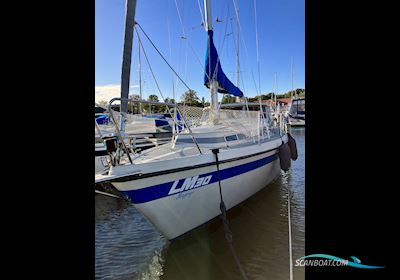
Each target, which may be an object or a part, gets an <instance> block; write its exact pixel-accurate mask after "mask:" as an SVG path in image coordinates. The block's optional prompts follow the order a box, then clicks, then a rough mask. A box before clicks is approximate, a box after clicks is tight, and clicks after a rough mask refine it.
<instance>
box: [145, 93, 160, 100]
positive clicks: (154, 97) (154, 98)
mask: <svg viewBox="0 0 400 280" xmlns="http://www.w3.org/2000/svg"><path fill="white" fill-rule="evenodd" d="M147 100H148V101H153V102H158V96H157V95H155V94H150V95H149V98H148V99H147Z"/></svg>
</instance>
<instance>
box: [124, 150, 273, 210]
mask: <svg viewBox="0 0 400 280" xmlns="http://www.w3.org/2000/svg"><path fill="white" fill-rule="evenodd" d="M277 158H278V156H277V154H274V155H271V156H268V157H266V158H262V159H259V160H256V161H252V162H248V163H245V164H242V165H238V166H233V167H230V168H226V169H223V170H220V172H221V181H222V180H226V179H229V178H232V177H235V176H238V175H240V174H243V173H246V172H249V171H252V170H254V169H257V168H259V167H261V166H264V165H267V164H268V163H270V162H273V161H274V160H276V159H277ZM210 175H212V177H211V180H210V181H209V182H208V184H207V185H209V184H212V183H215V182H218V173H217V171H214V172H210V173H205V174H201V175H200V174H199V176H200V177H207V176H210ZM174 182H175V181H171V182H167V183H163V184H159V185H155V186H151V187H146V188H143V189H138V190H131V191H124V192H123V194H125V195H126V196H128V197H129V198H130V199H131V201H132V202H133V203H134V204H139V203H145V202H149V201H152V200H156V199H159V198H163V197H166V196H169V194H168V193H169V192H170V190H171V187H172V185H173V184H174ZM183 183H184V179H180V180H179V183H178V185H177V186H176V188H178V189H179V188H180V187H181V186H182V185H183ZM207 185H206V186H207ZM191 190H193V188H191V189H188V190H184V191H181V192H179V193H182V192H186V191H191ZM171 195H174V194H171Z"/></svg>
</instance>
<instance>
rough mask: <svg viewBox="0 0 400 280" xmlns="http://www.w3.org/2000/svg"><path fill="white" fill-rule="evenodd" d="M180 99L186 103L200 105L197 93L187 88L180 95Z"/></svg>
mask: <svg viewBox="0 0 400 280" xmlns="http://www.w3.org/2000/svg"><path fill="white" fill-rule="evenodd" d="M181 100H182V102H185V104H186V105H189V106H197V107H202V104H201V103H200V102H199V98H198V97H197V93H196V91H195V90H192V89H189V90H187V91H186V92H185V93H184V94H183V95H182V97H181Z"/></svg>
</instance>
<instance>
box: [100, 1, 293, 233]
mask: <svg viewBox="0 0 400 280" xmlns="http://www.w3.org/2000/svg"><path fill="white" fill-rule="evenodd" d="M205 12H206V26H205V27H206V30H207V32H208V44H207V56H206V60H205V69H206V71H205V72H206V76H205V78H204V84H205V85H206V86H207V87H208V88H210V93H211V106H210V108H208V109H204V110H202V114H201V116H200V117H198V118H195V117H190V115H189V114H181V117H182V120H183V122H184V124H185V126H184V127H183V129H182V130H178V131H176V130H175V129H174V134H173V137H172V140H171V142H170V143H166V144H164V145H161V146H158V147H154V148H151V149H148V150H146V151H143V152H141V153H140V154H134V155H132V154H131V153H130V152H129V150H128V149H127V148H126V147H125V144H124V143H123V140H122V139H123V137H122V135H121V133H120V132H119V131H118V128H117V132H118V135H117V138H116V139H115V140H113V141H114V145H110V146H118V147H121V149H122V150H125V151H126V155H125V161H124V163H122V164H121V163H120V164H118V163H115V162H117V161H113V162H114V164H113V165H112V166H111V167H110V169H109V171H108V172H107V173H106V174H101V175H100V174H98V175H96V176H95V183H103V182H108V183H111V184H112V185H113V186H114V187H115V188H116V189H117V190H119V191H120V192H121V193H122V194H123V195H124V196H126V197H128V198H129V199H130V200H131V202H132V203H133V205H134V206H135V207H136V208H137V209H138V210H139V211H140V212H141V213H142V214H143V215H144V216H146V217H147V219H148V220H149V221H150V222H151V223H152V224H153V225H154V226H155V227H156V228H157V229H158V230H159V231H160V232H162V233H163V234H164V235H165V236H166V237H167V238H168V239H174V238H176V237H178V236H181V235H182V234H184V233H187V232H189V231H190V230H192V229H194V228H196V227H198V226H200V225H202V224H204V223H206V222H207V221H209V220H211V219H213V218H215V217H217V216H218V215H220V214H221V211H224V210H223V208H220V207H222V205H225V208H226V209H230V208H232V207H234V206H236V205H238V204H239V203H241V202H242V201H244V200H246V199H247V198H249V197H250V196H252V195H253V194H255V193H256V192H258V191H259V190H261V189H262V188H264V187H266V186H267V185H268V184H269V183H270V182H272V181H273V180H274V179H275V178H277V176H279V175H280V170H281V168H282V169H284V170H288V168H289V166H290V152H289V153H287V151H289V147H288V145H287V143H288V142H289V141H290V140H291V141H294V140H293V138H291V137H290V136H288V134H287V133H286V128H285V126H284V122H283V121H280V122H279V126H276V125H275V124H274V122H271V121H270V120H271V119H272V116H271V115H270V114H269V111H266V110H264V109H263V105H262V104H261V103H260V104H259V105H258V108H260V109H259V110H258V111H250V110H247V109H246V110H225V109H223V106H221V108H219V106H218V105H219V104H218V96H217V94H218V92H220V93H225V94H232V95H234V96H238V97H243V93H242V91H241V90H240V89H239V88H237V87H236V86H235V85H233V84H232V83H231V82H230V81H229V79H228V78H227V77H226V75H225V74H224V72H223V71H222V68H221V63H220V62H219V59H218V54H217V50H216V48H215V46H214V42H213V30H212V20H211V18H212V17H211V6H210V1H209V0H205ZM127 14H128V13H127ZM138 36H139V35H138ZM128 53H129V52H128ZM115 100H120V101H121V102H122V101H126V102H128V99H124V98H115V99H113V100H112V101H110V103H112V102H113V101H115ZM129 101H130V102H136V103H140V102H141V101H134V100H129ZM110 106H111V104H110ZM168 106H170V107H171V108H174V109H176V110H177V111H179V107H178V106H177V105H175V104H169V105H168ZM239 106H243V105H242V104H239ZM174 127H175V126H174ZM118 140H120V141H119V142H118ZM121 140H122V141H121ZM284 151H286V152H284ZM110 154H111V156H113V153H110ZM118 156H119V155H118Z"/></svg>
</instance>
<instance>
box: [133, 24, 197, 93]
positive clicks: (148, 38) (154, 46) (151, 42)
mask: <svg viewBox="0 0 400 280" xmlns="http://www.w3.org/2000/svg"><path fill="white" fill-rule="evenodd" d="M136 25H137V26H138V27H139V28H140V30H141V31H142V32H143V34H144V35H145V36H146V38H147V40H149V42H150V44H151V45H152V46H153V48H154V49H155V50H156V51H157V53H158V54H159V55H160V56H161V58H162V59H163V60H164V62H165V63H166V64H167V65H168V67H169V68H170V69H171V70H172V72H174V74H175V75H176V76H177V77H178V78H179V80H180V81H181V82H182V83H183V84H184V85H185V87H186V88H187V89H189V90H191V88H190V87H189V86H188V85H187V84H186V83H185V81H184V80H183V79H182V78H181V77H180V76H179V74H178V73H176V71H175V70H174V68H173V67H172V66H171V64H169V62H168V61H167V60H166V59H165V57H164V55H163V54H162V53H161V52H160V51H159V50H158V48H157V47H156V45H155V44H154V43H153V41H152V40H151V39H150V37H149V36H148V35H147V33H146V32H145V31H144V30H143V28H142V26H141V25H140V24H139V23H138V22H136ZM137 33H138V32H137ZM142 49H143V45H142Z"/></svg>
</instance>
